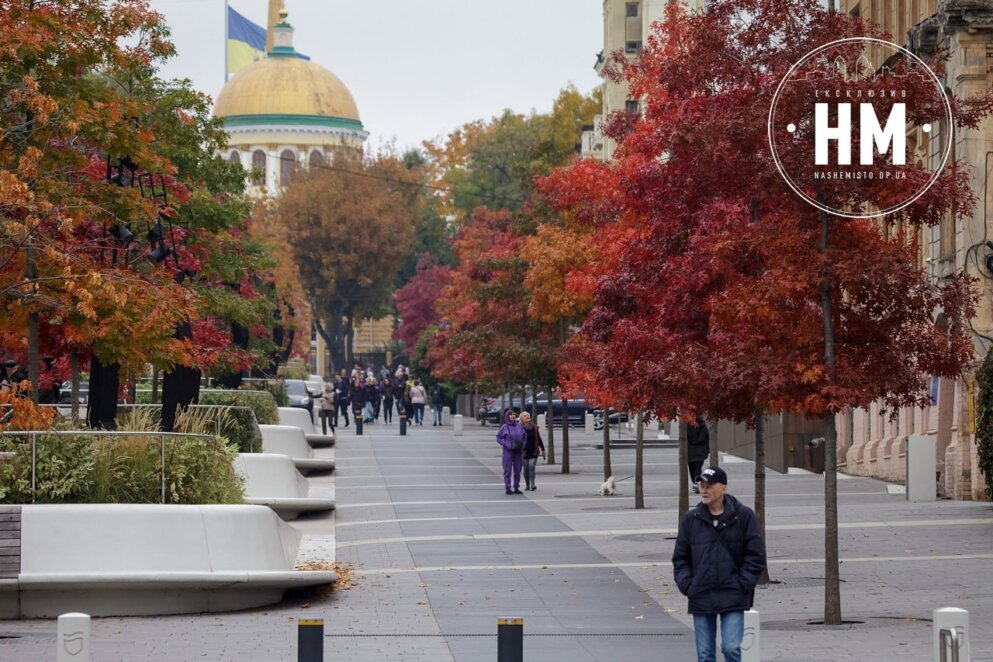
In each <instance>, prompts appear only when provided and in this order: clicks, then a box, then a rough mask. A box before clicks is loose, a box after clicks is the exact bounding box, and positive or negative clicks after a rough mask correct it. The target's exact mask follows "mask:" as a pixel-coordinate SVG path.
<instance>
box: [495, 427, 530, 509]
mask: <svg viewBox="0 0 993 662" xmlns="http://www.w3.org/2000/svg"><path fill="white" fill-rule="evenodd" d="M525 438H526V437H525V434H524V428H523V427H521V424H520V423H518V422H517V412H516V411H514V410H513V409H507V411H505V412H504V414H503V425H502V426H500V429H499V430H498V431H497V435H496V439H497V443H498V444H500V445H501V446H503V487H504V489H505V490H506V492H507V494H523V492H521V468H522V467H523V465H524V442H525ZM511 478H513V483H511ZM511 484H513V488H514V489H511Z"/></svg>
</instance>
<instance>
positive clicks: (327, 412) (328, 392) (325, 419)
mask: <svg viewBox="0 0 993 662" xmlns="http://www.w3.org/2000/svg"><path fill="white" fill-rule="evenodd" d="M337 396H338V394H337V393H335V390H334V385H333V384H332V383H331V382H324V392H323V393H322V394H321V432H322V434H327V433H328V425H330V426H331V432H334V416H335V413H336V412H337V410H338V398H337Z"/></svg>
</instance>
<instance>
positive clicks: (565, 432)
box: [548, 397, 569, 474]
mask: <svg viewBox="0 0 993 662" xmlns="http://www.w3.org/2000/svg"><path fill="white" fill-rule="evenodd" d="M548 402H549V403H551V402H552V399H551V397H549V398H548ZM562 473H564V474H567V473H569V400H568V399H567V398H562Z"/></svg>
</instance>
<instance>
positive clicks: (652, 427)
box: [645, 418, 659, 432]
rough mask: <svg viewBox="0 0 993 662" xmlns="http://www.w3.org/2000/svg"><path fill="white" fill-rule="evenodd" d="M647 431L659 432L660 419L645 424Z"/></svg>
mask: <svg viewBox="0 0 993 662" xmlns="http://www.w3.org/2000/svg"><path fill="white" fill-rule="evenodd" d="M645 429H646V430H647V431H649V432H658V431H659V419H657V418H653V419H652V420H650V421H648V422H647V423H645Z"/></svg>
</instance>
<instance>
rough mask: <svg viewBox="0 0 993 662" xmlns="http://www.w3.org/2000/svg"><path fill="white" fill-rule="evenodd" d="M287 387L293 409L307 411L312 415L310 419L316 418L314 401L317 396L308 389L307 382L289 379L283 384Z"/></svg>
mask: <svg viewBox="0 0 993 662" xmlns="http://www.w3.org/2000/svg"><path fill="white" fill-rule="evenodd" d="M283 385H284V386H285V387H286V395H287V397H288V399H289V403H290V406H291V407H299V408H300V409H306V410H307V411H308V412H309V413H310V418H311V420H313V418H314V399H315V398H316V397H317V394H314V393H311V392H310V389H308V388H307V382H305V381H304V380H302V379H287V380H286V381H284V382H283Z"/></svg>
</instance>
